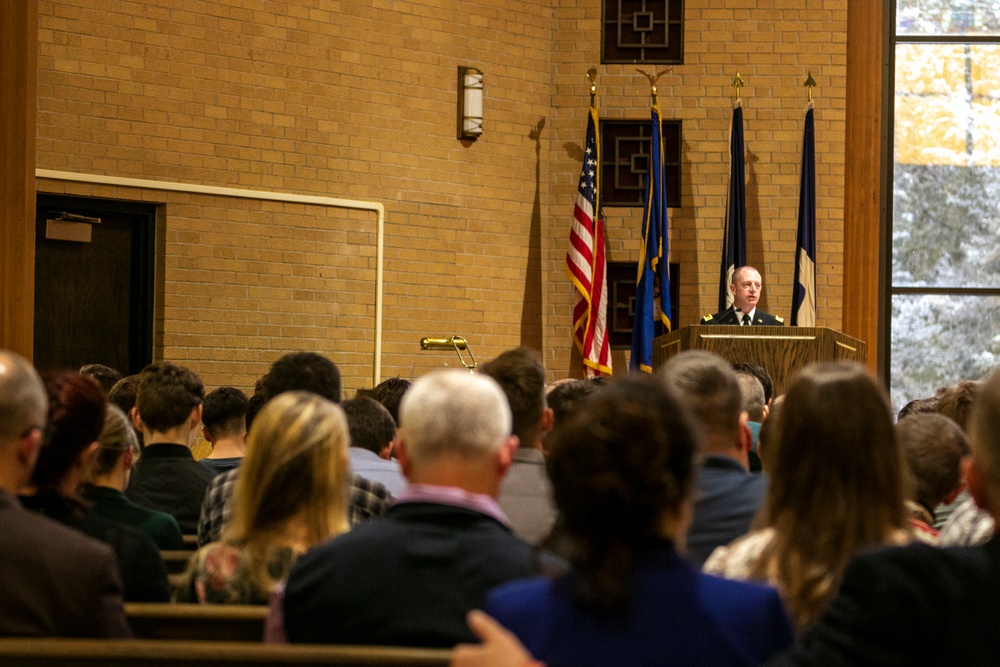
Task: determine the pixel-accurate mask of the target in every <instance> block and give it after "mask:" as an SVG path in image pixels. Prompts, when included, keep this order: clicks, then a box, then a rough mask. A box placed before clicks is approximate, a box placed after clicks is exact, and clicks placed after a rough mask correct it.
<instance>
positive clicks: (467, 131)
mask: <svg viewBox="0 0 1000 667" xmlns="http://www.w3.org/2000/svg"><path fill="white" fill-rule="evenodd" d="M482 133H483V73H482V71H481V70H478V69H476V68H475V67H462V66H461V65H459V67H458V138H459V139H478V138H479V135H481V134H482Z"/></svg>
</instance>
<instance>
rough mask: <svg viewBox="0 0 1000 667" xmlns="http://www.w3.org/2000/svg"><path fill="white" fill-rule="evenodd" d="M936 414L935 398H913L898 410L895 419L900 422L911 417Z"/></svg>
mask: <svg viewBox="0 0 1000 667" xmlns="http://www.w3.org/2000/svg"><path fill="white" fill-rule="evenodd" d="M936 412H937V398H934V397H931V398H915V399H913V400H912V401H910V402H909V403H907V404H906V405H904V406H903V407H902V408H901V409H900V410H899V414H898V415H897V416H896V419H897V420H900V419H903V418H904V417H909V416H911V415H922V414H928V413H936Z"/></svg>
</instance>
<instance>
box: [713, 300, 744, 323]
mask: <svg viewBox="0 0 1000 667" xmlns="http://www.w3.org/2000/svg"><path fill="white" fill-rule="evenodd" d="M741 312H743V311H742V310H740V307H739V306H737V305H736V304H735V303H734V304H733V305H731V306H729V308H726V309H725V310H724V311H722V312H721V313H719V315H718V317H715V318H713V319H712V324H718V323H719V322H721V321H722V320H724V319H726V317H728V316H729V314H730V313H741ZM736 319H737V320H738V319H739V316H737V318H736Z"/></svg>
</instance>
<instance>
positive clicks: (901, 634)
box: [774, 371, 1000, 667]
mask: <svg viewBox="0 0 1000 667" xmlns="http://www.w3.org/2000/svg"><path fill="white" fill-rule="evenodd" d="M998 423H1000V373H998V372H997V371H994V372H993V373H992V374H991V376H990V377H989V378H988V379H987V380H986V381H985V383H984V384H983V387H982V391H981V393H980V395H979V397H978V398H977V399H976V402H975V404H974V405H973V409H972V415H971V417H970V419H969V429H970V432H969V436H970V440H971V443H972V463H971V465H970V466H969V469H968V472H967V480H968V485H969V491H970V492H971V493H972V496H973V498H974V499H975V500H976V503H978V504H979V505H980V507H982V508H983V509H985V510H987V511H988V512H989V513H990V514H991V515H992V516H993V517H994V518H1000V430H998V429H997V427H996V425H997V424H998ZM998 619H1000V538H998V537H996V536H994V537H993V538H991V539H990V540H989V541H988V542H987V543H986V544H984V545H981V546H978V547H953V548H948V549H938V548H934V547H929V546H926V545H922V544H914V545H911V546H907V547H897V548H893V549H886V550H882V551H877V552H873V553H869V554H866V555H863V556H859V557H858V558H856V559H855V560H854V561H852V562H851V564H850V565H849V566H848V567H847V569H846V571H845V572H844V578H843V581H842V583H841V585H840V591H839V593H838V595H837V597H835V598H834V600H833V602H831V604H830V606H829V608H828V609H827V611H826V613H825V614H824V615H823V616H821V617H820V620H819V621H818V622H817V624H816V625H815V626H814V627H813V629H812V630H811V631H810V632H808V633H807V634H806V635H805V637H804V638H803V640H802V644H801V646H800V647H798V648H797V649H796V650H795V651H793V652H792V653H791V654H789V655H786V656H783V657H782V658H781V659H780V660H778V661H776V662H775V663H774V664H775V665H776V666H778V665H780V666H786V665H823V666H824V667H827V666H830V667H840V666H844V667H846V666H847V665H851V666H855V665H859V666H862V667H863V666H866V665H871V666H872V667H874V666H875V665H963V667H968V666H973V667H976V666H979V665H982V666H986V665H995V664H997V656H998V655H1000V633H998V632H997V628H998V623H1000V621H998Z"/></svg>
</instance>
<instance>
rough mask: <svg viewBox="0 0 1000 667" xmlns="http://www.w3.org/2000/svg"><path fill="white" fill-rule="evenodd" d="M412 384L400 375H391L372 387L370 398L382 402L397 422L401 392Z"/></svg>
mask: <svg viewBox="0 0 1000 667" xmlns="http://www.w3.org/2000/svg"><path fill="white" fill-rule="evenodd" d="M411 384H413V383H412V382H410V381H409V380H407V379H405V378H401V377H392V378H386V379H385V380H382V381H381V382H379V383H378V384H377V385H375V388H374V389H372V394H371V396H372V398H374V399H375V400H376V401H378V402H379V403H381V404H382V406H383V407H385V409H386V410H388V411H389V414H390V415H392V419H393V421H395V422H396V424H397V425H398V424H399V403H400V401H402V400H403V394H405V393H406V390H407V389H409V388H410V385H411Z"/></svg>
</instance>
